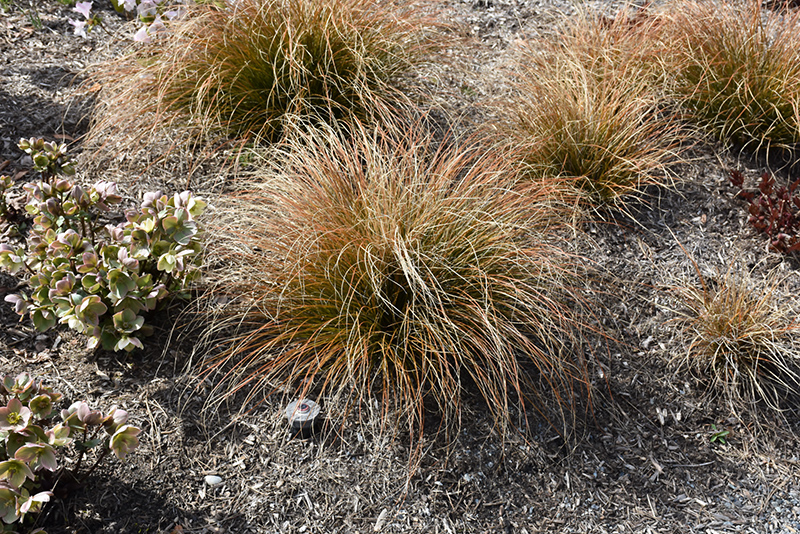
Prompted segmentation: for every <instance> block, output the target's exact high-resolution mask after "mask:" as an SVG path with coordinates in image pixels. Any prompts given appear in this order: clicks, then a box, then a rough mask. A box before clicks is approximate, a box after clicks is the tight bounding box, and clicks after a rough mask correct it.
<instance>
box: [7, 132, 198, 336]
mask: <svg viewBox="0 0 800 534" xmlns="http://www.w3.org/2000/svg"><path fill="white" fill-rule="evenodd" d="M19 146H20V148H21V149H22V150H25V151H26V152H28V153H29V154H31V156H32V157H33V163H34V168H35V169H36V170H38V171H39V172H41V173H42V181H40V182H39V183H37V184H27V185H26V186H25V187H24V188H25V190H26V191H27V193H28V203H27V205H26V206H25V209H26V211H27V212H28V213H29V214H30V215H31V216H33V217H34V219H33V227H32V228H31V231H30V235H29V236H28V242H27V247H23V246H20V247H16V248H15V247H12V246H10V245H8V244H0V266H1V267H4V268H5V269H7V270H8V271H10V272H12V273H15V272H17V271H20V270H25V271H27V272H28V273H29V274H30V275H31V277H30V280H29V282H28V285H29V286H30V294H26V293H21V294H18V295H16V294H12V295H7V296H6V297H5V300H6V301H7V302H10V303H12V304H14V308H15V311H16V312H17V313H18V314H19V315H25V314H26V313H27V314H29V315H30V317H31V320H32V321H33V324H34V326H35V327H36V329H37V330H39V331H40V332H44V331H45V330H48V329H49V328H51V327H53V326H55V325H56V324H57V323H63V324H67V325H69V327H70V328H71V329H73V330H75V331H77V332H80V333H82V334H85V335H86V336H88V337H89V344H88V347H89V348H94V347H96V346H98V344H100V343H102V346H103V348H105V349H106V350H112V349H113V350H123V349H124V350H126V351H130V350H133V349H134V348H135V347H138V348H143V345H142V342H141V339H140V338H141V337H143V336H145V335H148V333H149V332H150V330H151V328H149V327H148V326H147V325H145V324H144V317H143V315H142V313H144V312H148V311H152V310H154V309H155V307H156V305H157V304H158V303H159V301H161V300H163V299H164V298H165V297H167V296H169V295H170V294H173V293H175V292H179V291H182V290H184V289H186V288H187V287H188V285H189V284H190V283H191V282H192V281H193V280H195V279H196V278H198V277H199V275H200V271H199V269H198V267H199V264H200V253H201V251H202V247H201V244H200V236H201V230H200V228H198V226H197V223H196V222H195V220H194V218H195V217H196V216H198V215H200V214H201V213H202V212H203V210H204V209H205V206H206V205H205V203H204V202H203V201H202V200H200V199H198V198H195V197H194V196H192V193H191V192H189V191H184V192H183V193H180V194H175V195H174V196H172V197H168V196H167V195H164V194H162V193H161V192H160V191H157V192H151V193H146V194H145V195H144V201H143V203H142V205H141V209H140V210H139V211H134V212H129V213H127V214H126V221H125V222H123V223H119V224H117V225H112V224H105V225H104V224H102V223H101V221H100V215H101V214H102V213H103V212H107V211H109V209H110V206H112V205H114V204H118V203H119V202H121V200H122V198H121V197H120V196H119V195H118V194H117V189H116V184H114V183H112V182H98V183H96V184H94V185H93V186H91V187H90V188H88V189H84V188H83V187H81V186H80V185H77V184H75V183H74V182H72V181H71V180H68V179H65V178H63V177H60V175H64V174H72V173H74V167H73V165H72V162H71V160H69V159H68V158H67V156H66V147H65V146H64V145H61V146H56V145H54V144H52V143H45V142H44V141H42V140H41V139H38V140H34V139H31V140H24V139H23V140H22V141H20V145H19Z"/></svg>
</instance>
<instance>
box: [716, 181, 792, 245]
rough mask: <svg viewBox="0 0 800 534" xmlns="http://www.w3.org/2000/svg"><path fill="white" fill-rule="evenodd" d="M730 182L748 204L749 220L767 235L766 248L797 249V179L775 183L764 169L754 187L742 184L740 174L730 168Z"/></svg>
mask: <svg viewBox="0 0 800 534" xmlns="http://www.w3.org/2000/svg"><path fill="white" fill-rule="evenodd" d="M730 180H731V183H732V184H733V185H734V186H735V187H738V188H739V193H737V196H738V197H740V198H743V199H744V200H746V201H747V202H748V203H749V206H748V211H749V212H750V217H748V219H747V222H749V223H750V224H751V225H752V226H753V227H754V228H755V229H756V230H758V231H759V232H763V233H765V234H767V235H768V236H769V240H770V241H769V248H770V250H775V251H777V252H782V253H784V254H788V253H791V252H797V251H798V250H800V192H797V194H796V191H797V188H798V186H800V179H797V180H795V181H794V182H792V183H790V184H789V185H788V186H784V185H781V186H776V185H775V177H774V176H772V175H771V174H770V173H768V172H765V173H764V174H762V175H761V181H760V182H759V184H758V188H757V189H756V190H748V189H745V187H744V174H742V173H741V172H739V171H732V172H731V176H730Z"/></svg>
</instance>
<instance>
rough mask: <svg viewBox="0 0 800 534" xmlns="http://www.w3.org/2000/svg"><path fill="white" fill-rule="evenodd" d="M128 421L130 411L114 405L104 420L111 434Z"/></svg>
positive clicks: (105, 426)
mask: <svg viewBox="0 0 800 534" xmlns="http://www.w3.org/2000/svg"><path fill="white" fill-rule="evenodd" d="M127 422H128V412H126V411H125V410H120V409H119V408H117V407H116V406H114V407H112V408H111V410H110V411H109V412H108V415H107V416H106V417H105V419H104V420H103V428H105V430H106V432H108V433H109V434H114V433H115V432H116V431H117V430H118V429H119V427H121V426H122V425H124V424H125V423H127Z"/></svg>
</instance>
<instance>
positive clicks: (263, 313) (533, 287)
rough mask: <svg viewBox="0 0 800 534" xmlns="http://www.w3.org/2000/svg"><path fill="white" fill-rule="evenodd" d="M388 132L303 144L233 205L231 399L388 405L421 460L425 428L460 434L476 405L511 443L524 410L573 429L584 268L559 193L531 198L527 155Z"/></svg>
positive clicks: (286, 150) (228, 252) (290, 148)
mask: <svg viewBox="0 0 800 534" xmlns="http://www.w3.org/2000/svg"><path fill="white" fill-rule="evenodd" d="M414 130H418V129H412V131H414ZM387 132H389V130H388V129H387V128H381V129H380V130H379V131H378V132H377V133H369V132H367V131H366V130H365V129H363V128H356V129H355V130H354V131H352V132H349V133H347V134H346V135H344V136H343V135H342V134H340V133H334V132H332V131H327V132H324V133H319V132H317V133H313V132H312V133H305V134H298V136H297V137H294V138H293V140H292V141H291V142H290V143H289V144H287V145H286V146H284V147H283V148H282V149H281V150H273V151H271V152H270V153H269V154H268V155H267V157H266V158H265V161H264V163H263V167H262V170H261V171H260V172H259V175H258V176H259V178H260V179H261V180H262V182H261V183H255V184H253V185H252V190H251V192H250V193H248V194H242V195H240V196H239V198H238V200H237V201H236V202H234V203H233V204H231V205H230V207H228V208H226V209H227V210H228V211H229V212H230V213H231V214H232V215H231V217H232V219H231V221H230V224H229V225H227V226H223V227H222V228H221V229H220V230H218V242H219V243H220V248H219V249H218V251H217V252H216V254H218V255H220V257H222V258H223V259H224V261H225V262H226V265H232V266H231V267H230V268H228V267H226V272H227V276H226V277H225V278H224V279H223V280H222V282H221V283H220V284H219V285H218V291H217V292H216V293H215V294H217V295H219V294H220V293H221V294H223V295H227V296H228V297H230V298H231V299H233V300H234V303H235V305H233V306H228V308H227V310H224V311H223V313H224V314H228V315H229V317H230V321H229V322H230V323H236V324H237V325H239V327H240V328H241V329H243V330H240V332H241V331H244V332H245V333H244V334H240V335H239V336H237V337H236V339H235V341H234V344H233V348H231V349H230V350H229V351H227V352H226V353H225V354H224V355H223V356H222V357H220V358H219V359H218V360H217V361H216V362H215V364H214V365H215V366H217V367H219V368H221V369H229V371H228V378H229V379H230V382H229V383H228V384H229V386H228V387H226V388H225V391H226V393H228V394H230V393H233V392H234V391H236V390H239V389H242V388H246V390H248V391H250V392H251V393H250V395H251V396H252V395H255V394H256V392H257V391H264V390H265V389H266V391H267V392H270V391H275V390H277V391H281V390H283V391H286V392H287V393H291V394H297V393H299V394H301V395H307V394H310V393H312V394H313V395H315V396H316V397H317V398H323V399H325V401H327V402H328V403H332V402H333V399H340V400H342V399H344V403H341V402H340V403H336V404H337V405H345V406H348V407H349V408H353V407H355V406H360V405H361V404H360V403H361V401H365V400H366V399H369V398H371V396H372V395H376V396H377V397H374V398H377V399H379V400H380V403H381V406H382V411H383V417H382V419H383V420H384V421H386V420H388V419H387V418H388V416H389V415H390V414H391V415H392V416H393V417H394V416H397V418H396V419H392V420H395V421H397V422H399V424H400V426H401V427H402V428H406V429H407V430H409V431H410V432H411V440H412V442H414V443H416V445H419V444H420V443H421V437H422V432H423V427H424V421H425V415H426V414H430V413H436V414H437V417H439V416H441V417H442V419H441V421H442V424H443V428H447V429H451V428H452V426H451V424H452V423H457V421H458V420H459V418H460V415H461V407H462V397H463V396H464V395H465V391H468V390H472V391H473V392H477V393H478V398H480V397H482V398H483V399H484V400H485V402H486V403H487V404H488V408H489V410H490V411H491V413H492V414H493V416H494V419H495V421H496V423H497V427H498V430H499V431H500V432H501V433H503V432H506V431H507V429H508V425H509V423H511V422H512V420H514V414H515V413H516V414H518V415H519V417H524V416H525V413H526V411H527V410H531V409H533V411H534V412H540V413H541V414H544V415H546V416H550V415H552V414H553V413H554V412H551V411H549V410H550V408H551V407H553V406H555V407H556V410H557V411H556V412H555V413H558V409H559V406H560V409H563V410H565V412H566V413H567V415H573V414H571V411H572V410H575V409H576V406H577V404H576V403H575V398H574V397H573V394H574V393H576V391H575V388H583V387H586V385H587V375H586V369H585V362H584V358H583V354H582V350H583V349H582V347H581V344H580V340H581V335H580V330H581V325H582V321H581V315H580V313H579V310H580V309H581V307H582V305H583V300H582V299H581V298H580V294H579V291H578V290H577V289H576V285H574V282H575V276H576V273H577V272H578V264H579V261H578V259H577V258H575V257H572V256H570V254H568V253H566V252H564V251H563V250H562V249H561V248H559V245H558V238H559V236H560V234H559V233H558V232H557V231H556V228H557V222H558V213H559V210H558V208H557V206H554V205H552V203H551V202H550V200H549V198H550V197H549V194H548V192H547V190H546V188H545V187H544V186H542V187H541V188H537V189H536V190H535V191H534V190H526V191H520V190H518V189H517V188H516V184H515V181H514V179H513V172H512V171H513V169H512V166H513V158H509V157H507V155H505V154H499V153H496V152H493V151H491V150H487V149H486V148H485V147H484V146H482V145H480V144H467V145H466V146H447V144H444V145H442V146H437V144H436V143H434V141H433V140H432V139H431V138H430V137H424V136H419V135H414V136H413V137H412V139H406V140H402V141H398V140H397V139H399V137H397V135H398V134H390V133H387ZM400 135H406V136H408V133H404V134H400ZM531 189H532V188H531ZM580 285H583V284H580ZM223 324H224V323H223ZM230 384H232V385H230ZM272 388H275V389H272ZM559 401H560V404H559ZM517 402H519V410H517V404H516V403H517ZM570 402H572V404H569V403H570ZM552 421H554V420H552ZM517 423H519V421H517Z"/></svg>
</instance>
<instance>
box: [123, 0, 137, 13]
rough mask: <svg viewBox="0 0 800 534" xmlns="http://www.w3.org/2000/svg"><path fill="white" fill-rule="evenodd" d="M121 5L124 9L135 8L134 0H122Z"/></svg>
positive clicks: (131, 9) (130, 9)
mask: <svg viewBox="0 0 800 534" xmlns="http://www.w3.org/2000/svg"><path fill="white" fill-rule="evenodd" d="M122 7H124V8H125V11H133V10H134V9H136V0H124V3H123V4H122Z"/></svg>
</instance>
